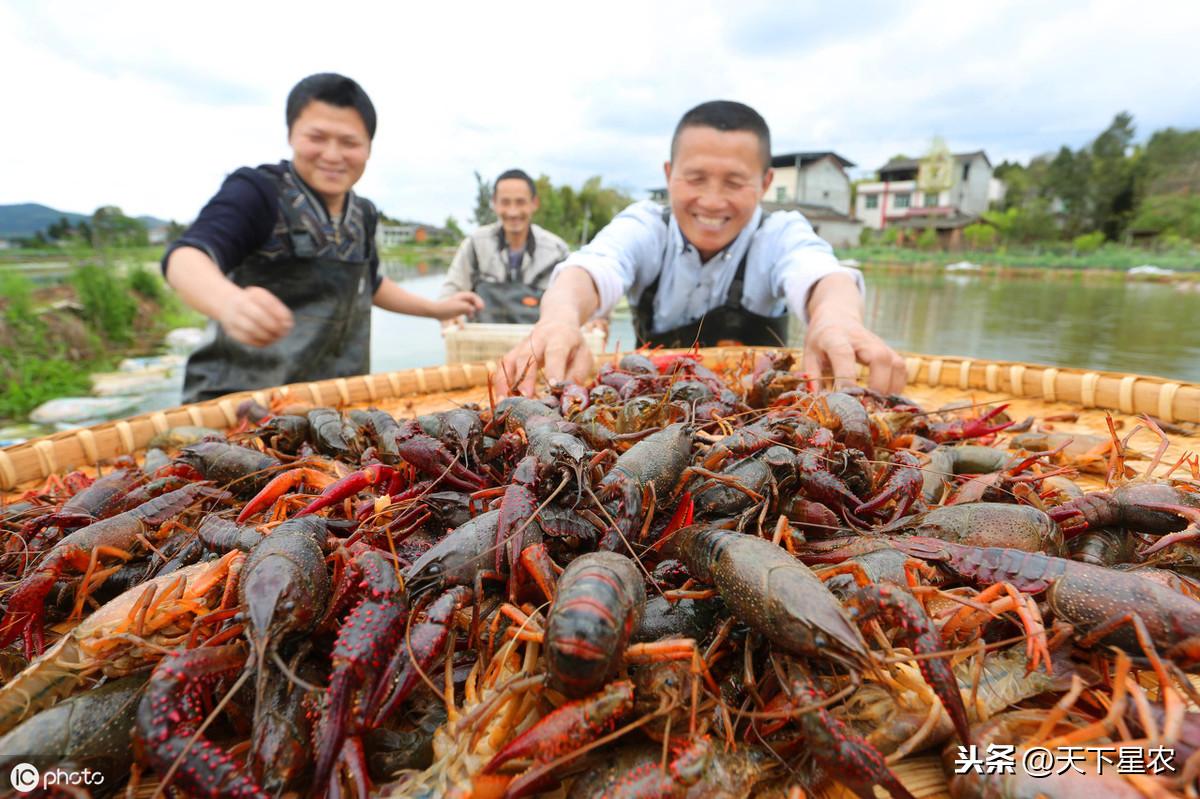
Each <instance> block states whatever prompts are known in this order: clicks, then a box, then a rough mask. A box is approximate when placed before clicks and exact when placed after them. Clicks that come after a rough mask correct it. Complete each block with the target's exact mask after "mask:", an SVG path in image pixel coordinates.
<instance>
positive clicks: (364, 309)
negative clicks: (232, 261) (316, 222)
mask: <svg viewBox="0 0 1200 799" xmlns="http://www.w3.org/2000/svg"><path fill="white" fill-rule="evenodd" d="M281 206H282V207H283V209H284V214H285V216H286V217H287V218H288V226H289V229H290V230H289V234H288V237H289V239H290V241H291V245H292V253H293V256H292V257H291V258H282V259H279V260H273V261H269V262H256V261H248V262H247V263H244V264H242V265H241V266H239V267H237V268H236V269H234V270H233V272H231V273H230V274H229V276H228V277H229V279H230V280H232V281H233V282H234V283H236V284H237V285H239V286H242V287H247V286H261V287H262V288H265V289H266V290H267V291H269V292H271V293H272V294H274V295H275V296H276V297H278V298H279V299H280V300H281V301H282V302H283V304H284V305H286V306H288V308H290V309H291V311H292V316H293V320H294V321H293V326H292V331H291V333H289V334H288V335H287V336H285V337H284V338H282V339H280V340H279V341H276V342H275V343H273V344H270V345H268V346H266V347H254V346H250V345H246V344H241V343H239V342H237V341H234V340H233V339H232V338H230V337H229V336H228V335H227V334H226V333H225V331H224V329H223V328H221V326H220V325H217V324H216V323H215V322H210V323H209V324H210V329H211V328H212V327H215V328H216V338H215V339H214V340H213V341H212V342H211V343H209V344H207V345H205V346H203V347H201V348H200V349H199V350H197V351H196V352H194V353H193V354H192V356H191V357H190V358H188V363H187V371H186V373H185V376H184V383H183V401H184V402H185V403H189V402H197V401H200V400H206V399H212V398H213V397H219V396H221V395H223V394H229V393H231V392H234V391H245V390H248V389H256V388H268V387H271V386H279V385H286V384H287V383H301V382H310V381H316V380H327V379H329V378H334V377H350V376H353V375H361V374H366V373H367V372H369V371H370V367H371V300H372V297H373V294H374V291H373V288H374V287H373V286H372V280H371V267H370V262H369V261H366V260H363V261H353V260H352V261H346V260H339V259H336V258H319V257H317V255H316V253H317V246H316V243H315V242H314V241H313V238H312V234H310V233H309V232H308V230H306V229H305V228H304V226H303V225H302V224H301V223H300V221H299V219H298V217H296V212H295V209H293V208H291V207H290V206H289V204H288V203H282V204H281ZM367 249H368V251H369V247H368V248H367Z"/></svg>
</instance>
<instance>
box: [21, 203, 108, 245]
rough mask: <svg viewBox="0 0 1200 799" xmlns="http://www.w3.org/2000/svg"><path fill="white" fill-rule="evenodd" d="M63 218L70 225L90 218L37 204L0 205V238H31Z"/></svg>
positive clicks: (86, 215)
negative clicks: (68, 221)
mask: <svg viewBox="0 0 1200 799" xmlns="http://www.w3.org/2000/svg"><path fill="white" fill-rule="evenodd" d="M64 216H65V217H66V218H67V219H68V220H70V222H71V224H72V225H74V224H76V223H78V222H80V221H83V220H86V219H90V218H91V217H90V215H88V214H74V213H71V212H70V211H56V210H55V209H53V208H50V207H49V206H45V205H38V204H37V203H19V204H17V205H0V237H5V236H32V235H33V234H34V233H37V232H38V231H39V230H45V229H46V228H48V227H49V226H50V225H53V224H54V223H55V222H57V221H58V220H59V219H62V218H63V217H64Z"/></svg>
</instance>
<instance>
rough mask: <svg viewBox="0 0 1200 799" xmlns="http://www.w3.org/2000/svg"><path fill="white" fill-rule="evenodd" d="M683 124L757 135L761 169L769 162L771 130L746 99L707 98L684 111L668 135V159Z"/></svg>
mask: <svg viewBox="0 0 1200 799" xmlns="http://www.w3.org/2000/svg"><path fill="white" fill-rule="evenodd" d="M684 128H713V129H714V130H720V131H735V130H745V131H749V132H750V133H753V134H754V135H755V136H757V137H758V145H759V152H760V153H761V155H762V161H763V171H764V172H765V171H766V170H767V168H768V167H769V166H770V165H771V131H770V129H769V128H768V127H767V121H766V120H765V119H763V118H762V115H761V114H759V113H758V112H757V111H755V110H754V109H753V108H751V107H750V106H748V105H746V104H745V103H739V102H735V101H734V100H710V101H709V102H707V103H701V104H700V105H698V106H696V107H695V108H693V109H692V110H691V111H688V112H687V113H686V114H684V115H683V118H682V119H680V120H679V124H678V125H676V126H675V135H673V136H672V137H671V160H672V161H674V160H675V150H676V149H677V148H678V146H679V134H680V133H682V132H683V130H684Z"/></svg>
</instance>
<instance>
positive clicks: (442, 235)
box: [375, 222, 452, 250]
mask: <svg viewBox="0 0 1200 799" xmlns="http://www.w3.org/2000/svg"><path fill="white" fill-rule="evenodd" d="M450 238H452V237H451V234H450V231H449V230H447V229H446V228H442V227H438V226H437V225H426V224H422V223H420V222H380V223H379V225H378V226H377V227H376V228H375V246H376V247H378V248H379V249H381V250H382V249H385V248H388V247H399V246H400V245H402V244H408V243H409V242H416V243H418V244H420V243H423V242H426V241H431V240H432V241H448V240H449V239H450Z"/></svg>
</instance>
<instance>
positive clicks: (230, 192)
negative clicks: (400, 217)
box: [163, 73, 482, 402]
mask: <svg viewBox="0 0 1200 799" xmlns="http://www.w3.org/2000/svg"><path fill="white" fill-rule="evenodd" d="M287 127H288V144H289V145H290V146H291V148H292V160H291V161H281V162H279V163H278V164H266V165H263V166H260V167H258V168H256V169H250V168H248V167H243V168H242V169H239V170H237V171H236V172H234V173H233V174H232V175H230V176H229V177H228V178H226V180H225V183H224V185H222V186H221V189H220V191H218V192H217V194H216V195H215V196H214V197H213V198H212V199H211V200H209V202H208V204H207V205H206V206H204V209H203V210H201V212H200V215H199V216H198V217H197V218H196V221H195V222H194V223H192V226H191V227H189V228H188V229H187V231H186V232H185V233H184V234H183V236H182V237H180V238H179V239H178V240H177V241H175V242H174V243H173V244H172V245H171V246H170V247H169V248H168V249H167V252H166V255H165V256H164V257H163V273H164V274H165V275H166V278H167V282H168V283H170V284H171V287H172V288H174V289H175V291H176V292H178V293H179V296H180V297H181V298H182V299H183V301H184V302H185V303H187V304H188V305H189V306H191V307H192V308H194V309H195V310H197V311H199V312H200V313H202V314H204V315H205V316H207V317H208V318H209V319H210V320H212V322H211V324H210V325H209V340H208V342H207V343H206V344H205V345H203V346H202V347H201V348H200V349H198V350H197V351H196V352H195V353H193V354H192V356H191V357H190V358H189V359H188V364H187V371H186V374H185V378H184V389H183V401H184V402H195V401H197V400H204V399H211V398H213V397H218V396H221V395H222V394H227V393H229V392H232V391H241V390H245V389H253V388H264V387H268V386H277V385H283V384H286V383H296V382H307V381H312V380H323V379H327V378H332V377H346V376H350V375H357V374H363V373H366V372H368V371H369V370H370V353H371V306H372V305H376V306H379V307H380V308H384V309H386V310H389V311H395V312H398V313H406V314H413V315H417V316H429V317H435V318H438V319H449V318H453V317H455V316H458V315H460V314H464V313H468V312H470V311H473V310H476V309H478V308H479V307H481V306H482V302H481V301H480V300H479V298H478V297H477V296H475V295H474V294H471V293H470V292H459V293H455V294H452V295H451V296H448V297H445V298H443V299H441V300H439V301H436V302H435V301H433V300H429V299H426V298H424V297H419V296H417V295H415V294H412V293H410V292H408V291H405V290H404V289H402V288H400V287H399V286H398V285H396V284H395V283H394V282H392V281H391V280H389V279H388V278H386V277H383V276H382V275H380V274H379V255H378V253H377V252H376V251H375V227H376V224H377V222H378V219H379V213H378V212H377V211H376V210H375V206H374V205H372V204H371V202H370V201H369V200H366V199H364V198H362V197H359V196H358V195H356V194H355V193H354V192H353V191H352V190H351V189H352V187H353V186H354V184H355V183H357V182H358V179H359V178H361V177H362V174H363V171H364V170H365V169H366V166H367V159H368V158H369V157H370V155H371V141H372V139H374V137H375V107H374V106H373V105H372V104H371V100H370V98H369V97H367V94H366V92H364V91H363V90H362V87H360V86H359V85H358V84H357V83H355V82H354V81H352V80H350V79H349V78H347V77H343V76H342V75H335V74H332V73H323V74H319V75H311V76H309V77H307V78H305V79H304V80H302V81H300V82H299V83H298V84H296V86H295V87H294V88H293V89H292V91H291V93H290V94H289V95H288V99H287Z"/></svg>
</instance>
